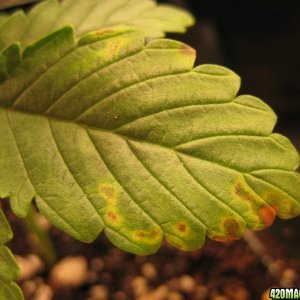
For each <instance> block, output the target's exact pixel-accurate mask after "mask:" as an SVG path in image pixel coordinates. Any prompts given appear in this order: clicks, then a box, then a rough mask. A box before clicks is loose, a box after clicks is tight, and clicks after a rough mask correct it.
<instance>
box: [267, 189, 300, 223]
mask: <svg viewBox="0 0 300 300" xmlns="http://www.w3.org/2000/svg"><path fill="white" fill-rule="evenodd" d="M265 199H266V202H267V203H268V204H269V205H270V206H271V207H272V208H273V209H274V210H275V211H276V213H277V215H278V216H279V217H280V218H284V219H289V218H293V217H295V216H297V215H299V213H300V210H298V212H297V206H295V205H294V204H293V203H292V201H289V200H288V199H287V198H286V197H284V196H281V195H279V194H275V193H267V194H266V195H265Z"/></svg>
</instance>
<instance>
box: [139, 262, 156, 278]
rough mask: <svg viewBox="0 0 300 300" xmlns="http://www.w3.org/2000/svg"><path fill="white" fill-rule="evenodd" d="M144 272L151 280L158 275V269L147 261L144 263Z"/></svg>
mask: <svg viewBox="0 0 300 300" xmlns="http://www.w3.org/2000/svg"><path fill="white" fill-rule="evenodd" d="M141 271H142V274H143V275H144V276H145V277H146V278H147V279H149V280H154V279H156V277H157V271H156V268H155V266H154V265H153V264H151V263H145V264H143V265H142V270H141Z"/></svg>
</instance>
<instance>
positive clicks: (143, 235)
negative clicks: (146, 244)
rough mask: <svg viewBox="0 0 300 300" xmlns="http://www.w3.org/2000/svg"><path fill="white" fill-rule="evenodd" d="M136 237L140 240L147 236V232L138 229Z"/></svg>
mask: <svg viewBox="0 0 300 300" xmlns="http://www.w3.org/2000/svg"><path fill="white" fill-rule="evenodd" d="M135 237H136V238H137V239H139V240H142V239H144V238H145V237H146V233H145V232H143V231H138V232H136V233H135Z"/></svg>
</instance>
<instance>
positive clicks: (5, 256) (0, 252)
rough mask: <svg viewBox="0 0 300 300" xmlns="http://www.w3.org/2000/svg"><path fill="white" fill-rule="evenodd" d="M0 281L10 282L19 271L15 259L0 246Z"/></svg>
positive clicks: (8, 251) (5, 248)
mask: <svg viewBox="0 0 300 300" xmlns="http://www.w3.org/2000/svg"><path fill="white" fill-rule="evenodd" d="M0 262H1V264H0V279H1V280H3V281H5V282H10V281H13V280H15V279H16V278H17V277H18V274H19V269H18V266H17V263H16V261H15V257H14V256H13V254H12V253H11V251H10V250H9V249H8V248H7V247H6V246H0Z"/></svg>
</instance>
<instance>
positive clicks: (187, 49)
mask: <svg viewBox="0 0 300 300" xmlns="http://www.w3.org/2000/svg"><path fill="white" fill-rule="evenodd" d="M180 50H181V53H182V54H184V55H195V49H193V48H192V47H190V46H188V45H187V44H182V45H181V47H180Z"/></svg>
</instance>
